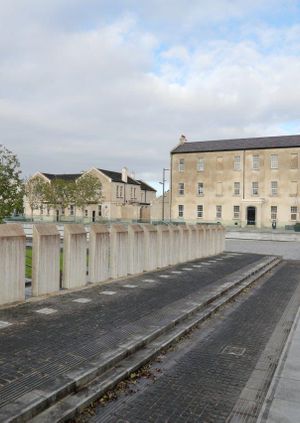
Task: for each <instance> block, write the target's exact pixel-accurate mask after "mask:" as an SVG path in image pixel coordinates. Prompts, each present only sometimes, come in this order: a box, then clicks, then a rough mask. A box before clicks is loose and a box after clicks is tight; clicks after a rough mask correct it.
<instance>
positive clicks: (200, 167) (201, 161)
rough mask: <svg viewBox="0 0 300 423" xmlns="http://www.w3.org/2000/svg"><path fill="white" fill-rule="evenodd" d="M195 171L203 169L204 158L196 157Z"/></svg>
mask: <svg viewBox="0 0 300 423" xmlns="http://www.w3.org/2000/svg"><path fill="white" fill-rule="evenodd" d="M197 171H198V172H203V171H204V159H198V162H197Z"/></svg>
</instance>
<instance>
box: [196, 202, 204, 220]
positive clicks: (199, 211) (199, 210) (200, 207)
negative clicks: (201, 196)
mask: <svg viewBox="0 0 300 423" xmlns="http://www.w3.org/2000/svg"><path fill="white" fill-rule="evenodd" d="M197 217H198V218H199V219H201V218H202V217H203V204H198V206H197Z"/></svg>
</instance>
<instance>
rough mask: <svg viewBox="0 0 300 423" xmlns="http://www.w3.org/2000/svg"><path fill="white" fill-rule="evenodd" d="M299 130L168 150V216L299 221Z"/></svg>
mask: <svg viewBox="0 0 300 423" xmlns="http://www.w3.org/2000/svg"><path fill="white" fill-rule="evenodd" d="M299 155H300V135H292V136H274V137H261V138H245V139H227V140H216V141H204V142H187V140H186V138H185V137H184V136H182V137H181V138H180V143H179V145H178V146H177V147H176V148H174V149H173V150H172V151H171V219H172V220H175V221H176V220H177V221H190V222H221V223H223V224H224V225H226V226H242V227H245V226H248V227H253V226H255V227H258V228H261V227H266V228H271V227H272V226H273V227H275V226H276V227H277V228H278V227H285V226H287V225H289V226H290V225H294V224H295V222H297V221H298V220H299V212H300V204H299V179H300V168H299Z"/></svg>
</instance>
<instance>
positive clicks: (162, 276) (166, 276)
mask: <svg viewBox="0 0 300 423" xmlns="http://www.w3.org/2000/svg"><path fill="white" fill-rule="evenodd" d="M159 277H160V278H165V279H167V278H170V277H171V275H159Z"/></svg>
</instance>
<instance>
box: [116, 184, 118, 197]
mask: <svg viewBox="0 0 300 423" xmlns="http://www.w3.org/2000/svg"><path fill="white" fill-rule="evenodd" d="M116 196H117V198H119V185H117V194H116Z"/></svg>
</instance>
